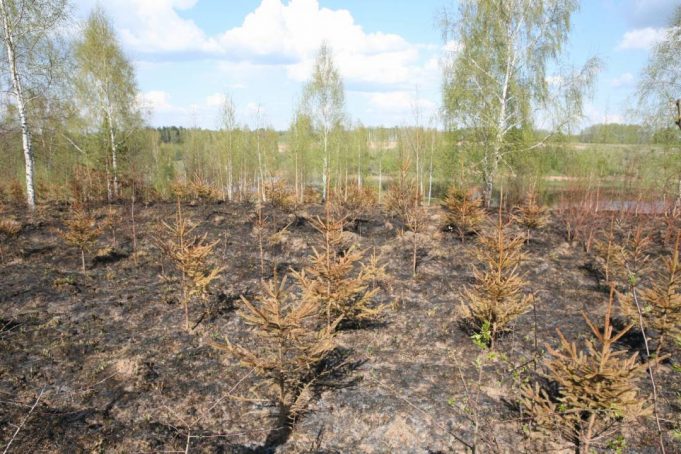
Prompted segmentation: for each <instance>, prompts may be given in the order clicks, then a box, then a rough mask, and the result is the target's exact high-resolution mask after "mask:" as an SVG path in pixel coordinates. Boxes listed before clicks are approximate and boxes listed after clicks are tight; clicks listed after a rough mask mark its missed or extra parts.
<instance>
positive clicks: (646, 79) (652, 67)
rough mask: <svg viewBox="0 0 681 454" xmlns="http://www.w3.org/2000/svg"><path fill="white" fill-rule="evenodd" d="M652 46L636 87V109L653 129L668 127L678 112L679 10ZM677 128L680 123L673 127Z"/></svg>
mask: <svg viewBox="0 0 681 454" xmlns="http://www.w3.org/2000/svg"><path fill="white" fill-rule="evenodd" d="M669 25H670V26H669V27H668V28H667V30H666V32H665V36H664V39H663V40H662V41H660V42H659V43H658V44H656V45H655V46H654V47H653V49H652V51H651V53H650V57H649V60H648V64H647V65H646V67H645V69H644V70H643V74H642V76H641V79H640V81H639V84H638V93H637V95H638V108H639V113H640V115H641V117H642V119H643V120H644V121H645V122H646V123H647V124H649V125H650V126H651V127H653V128H664V127H669V126H670V125H671V124H672V121H670V120H672V119H673V120H675V121H678V120H679V118H680V117H681V112H679V111H678V110H677V105H676V103H677V101H678V100H679V99H680V98H681V63H680V60H681V50H680V49H681V7H679V8H678V9H677V10H676V14H675V16H674V18H673V20H672V22H671V23H670V24H669ZM677 125H678V126H679V127H681V123H678V124H677Z"/></svg>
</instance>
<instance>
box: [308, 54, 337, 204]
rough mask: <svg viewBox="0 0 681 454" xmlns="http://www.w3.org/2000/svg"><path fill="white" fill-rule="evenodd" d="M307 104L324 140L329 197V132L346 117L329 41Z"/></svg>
mask: <svg viewBox="0 0 681 454" xmlns="http://www.w3.org/2000/svg"><path fill="white" fill-rule="evenodd" d="M303 104H304V105H305V106H306V108H307V112H308V113H309V115H310V117H311V118H312V119H313V124H314V127H315V130H316V132H317V133H318V134H319V135H320V137H321V141H322V157H323V166H322V185H323V188H322V198H323V199H324V200H325V201H326V198H327V195H328V186H329V161H330V153H329V136H330V134H331V132H332V131H333V130H334V129H335V128H337V127H339V126H340V125H341V122H342V121H343V118H344V112H343V109H344V104H345V92H344V90H343V81H342V79H341V77H340V73H339V72H338V69H337V68H336V66H335V64H334V62H333V55H332V52H331V49H330V48H329V46H328V44H326V43H322V45H321V47H320V48H319V52H318V53H317V57H316V59H315V63H314V68H313V71H312V79H311V80H310V81H309V82H308V83H307V85H306V86H305V89H304V92H303Z"/></svg>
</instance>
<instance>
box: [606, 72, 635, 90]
mask: <svg viewBox="0 0 681 454" xmlns="http://www.w3.org/2000/svg"><path fill="white" fill-rule="evenodd" d="M633 83H634V76H633V74H631V73H624V74H622V75H620V76H618V77H615V78H614V79H612V80H611V81H610V85H611V86H613V87H614V88H619V87H627V86H630V85H632V84H633Z"/></svg>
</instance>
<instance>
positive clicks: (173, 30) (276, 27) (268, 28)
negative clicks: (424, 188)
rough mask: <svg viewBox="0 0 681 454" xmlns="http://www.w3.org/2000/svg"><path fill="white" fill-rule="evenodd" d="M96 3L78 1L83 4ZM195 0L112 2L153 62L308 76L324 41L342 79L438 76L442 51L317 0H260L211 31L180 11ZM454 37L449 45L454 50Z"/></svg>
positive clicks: (130, 44)
mask: <svg viewBox="0 0 681 454" xmlns="http://www.w3.org/2000/svg"><path fill="white" fill-rule="evenodd" d="M93 1H94V0H80V3H81V4H82V5H89V4H92V3H93ZM195 3H196V0H110V1H109V2H107V4H106V8H107V10H108V11H109V12H110V13H111V14H112V16H113V18H114V22H115V24H116V26H117V29H118V32H119V34H120V37H121V40H122V43H123V44H124V46H125V47H126V48H127V49H129V50H130V51H132V52H133V53H135V54H136V55H137V58H139V57H140V55H139V54H141V55H148V56H153V58H154V59H156V60H157V59H164V58H165V59H174V58H178V57H191V58H207V57H210V58H219V59H222V60H223V61H228V62H231V63H232V64H238V63H250V64H252V65H268V66H281V67H284V68H286V71H287V76H288V77H289V78H290V79H293V80H295V81H303V80H306V79H308V78H309V75H310V72H311V69H312V64H313V61H314V57H315V54H316V52H317V50H318V49H319V46H320V44H321V43H322V41H326V42H328V43H329V45H330V47H331V48H332V49H333V52H334V56H335V59H336V63H337V65H338V67H339V69H340V72H341V74H342V76H343V77H344V78H345V79H347V81H348V82H349V83H351V84H353V83H354V84H370V85H371V84H406V83H410V82H411V81H413V80H422V79H424V78H428V79H429V80H431V81H433V80H435V79H436V78H437V76H438V75H439V67H438V66H436V65H433V64H425V60H426V59H427V58H432V54H433V53H436V52H437V51H438V50H437V49H430V48H429V47H427V46H422V45H419V44H415V43H410V42H408V41H406V40H405V39H404V38H403V37H401V36H400V35H397V34H393V33H383V32H371V33H369V32H366V31H365V30H364V29H363V28H362V27H361V26H360V25H359V24H357V23H356V22H355V20H354V18H353V17H352V14H351V13H350V12H349V11H348V10H345V9H337V10H333V9H329V8H323V7H320V5H319V1H318V0H290V1H289V2H288V3H286V2H284V1H283V0H262V1H261V3H260V5H259V6H258V7H257V8H256V9H255V10H254V11H253V12H251V13H250V14H248V15H247V16H246V17H245V18H244V20H243V22H242V24H241V25H240V26H238V27H235V28H232V29H230V30H226V31H224V32H222V33H218V34H215V35H213V36H208V35H207V34H206V33H205V32H204V31H203V30H202V29H201V28H200V27H198V26H197V25H196V24H195V23H194V22H193V21H191V20H188V19H184V18H182V17H181V16H180V15H179V14H178V13H177V10H179V9H188V8H191V7H192V6H194V4H195ZM458 48H459V45H458V43H455V42H450V43H448V44H447V45H445V47H444V49H445V50H451V51H456V50H457V49H458Z"/></svg>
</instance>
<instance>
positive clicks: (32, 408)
mask: <svg viewBox="0 0 681 454" xmlns="http://www.w3.org/2000/svg"><path fill="white" fill-rule="evenodd" d="M44 393H45V387H44V386H43V388H42V389H41V390H40V394H38V397H37V398H36V400H35V402H34V403H33V406H32V407H31V409H30V410H29V411H28V414H27V415H26V416H25V417H24V419H23V421H21V424H19V426H18V427H17V430H16V431H14V435H12V438H11V439H10V440H9V443H7V446H6V447H5V450H4V451H2V454H7V452H9V448H10V446H12V443H13V442H14V439H15V438H16V437H17V435H18V434H19V432H20V431H21V429H22V428H23V427H24V424H26V421H28V418H30V417H31V414H32V413H33V410H35V407H37V406H38V402H40V399H41V398H42V397H43V394H44Z"/></svg>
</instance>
